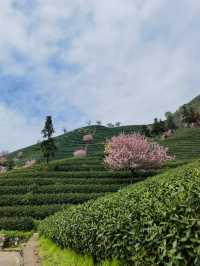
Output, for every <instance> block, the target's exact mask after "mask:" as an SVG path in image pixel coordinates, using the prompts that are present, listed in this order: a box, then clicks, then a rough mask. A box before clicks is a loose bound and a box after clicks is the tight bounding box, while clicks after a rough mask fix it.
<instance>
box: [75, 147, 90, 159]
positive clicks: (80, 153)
mask: <svg viewBox="0 0 200 266" xmlns="http://www.w3.org/2000/svg"><path fill="white" fill-rule="evenodd" d="M86 156H87V151H86V150H83V149H80V150H76V151H75V152H74V157H78V158H80V157H86Z"/></svg>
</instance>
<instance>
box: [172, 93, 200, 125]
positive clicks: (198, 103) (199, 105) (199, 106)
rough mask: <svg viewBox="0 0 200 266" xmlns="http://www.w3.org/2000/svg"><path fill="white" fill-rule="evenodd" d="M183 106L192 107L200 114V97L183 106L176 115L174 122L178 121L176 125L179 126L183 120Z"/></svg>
mask: <svg viewBox="0 0 200 266" xmlns="http://www.w3.org/2000/svg"><path fill="white" fill-rule="evenodd" d="M183 106H186V107H192V108H193V109H194V110H195V111H196V112H198V113H200V95H199V96H197V97H195V98H194V99H193V100H191V101H190V102H188V103H186V104H184V105H182V106H181V107H180V108H179V109H178V110H177V111H176V112H175V113H174V120H175V121H176V123H177V124H178V125H179V124H180V120H181V113H182V110H183Z"/></svg>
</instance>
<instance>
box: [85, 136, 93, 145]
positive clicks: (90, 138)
mask: <svg viewBox="0 0 200 266" xmlns="http://www.w3.org/2000/svg"><path fill="white" fill-rule="evenodd" d="M83 141H84V142H85V143H91V142H92V141H93V135H92V134H87V135H84V136H83Z"/></svg>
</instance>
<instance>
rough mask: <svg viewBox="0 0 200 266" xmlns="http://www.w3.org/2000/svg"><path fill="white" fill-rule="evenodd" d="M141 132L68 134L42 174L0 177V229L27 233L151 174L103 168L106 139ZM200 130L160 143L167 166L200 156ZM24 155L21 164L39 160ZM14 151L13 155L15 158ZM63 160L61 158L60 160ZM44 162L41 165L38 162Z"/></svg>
mask: <svg viewBox="0 0 200 266" xmlns="http://www.w3.org/2000/svg"><path fill="white" fill-rule="evenodd" d="M134 131H137V132H138V131H139V132H140V131H141V127H140V126H126V127H119V128H106V127H103V126H91V127H86V128H82V129H78V130H75V131H73V132H69V133H66V134H64V135H62V136H59V137H57V138H56V142H57V145H58V152H57V153H56V159H59V160H55V161H52V162H51V163H50V165H49V167H48V171H47V170H45V167H44V165H43V163H40V164H38V165H36V166H34V167H33V168H32V169H21V170H15V171H11V172H8V173H5V174H1V175H0V195H1V198H0V229H18V230H29V229H32V228H33V227H34V224H35V222H37V221H38V220H40V219H44V218H45V217H47V216H49V215H51V214H53V213H54V212H56V211H58V210H60V209H62V208H64V207H65V206H66V205H69V204H79V203H83V202H85V201H88V200H90V199H95V198H97V197H100V196H102V195H104V194H105V193H108V192H115V191H118V190H119V189H121V188H123V187H124V186H127V185H128V184H130V183H134V182H137V181H140V180H143V179H144V178H146V177H147V176H148V175H149V173H145V174H144V173H143V174H142V173H140V174H138V175H137V174H136V176H135V177H134V178H131V174H130V173H129V172H124V171H121V172H112V171H108V170H107V169H105V167H104V164H103V151H104V144H105V140H106V138H110V137H112V136H113V135H118V134H119V133H121V132H125V133H131V132H134ZM88 132H89V133H91V132H92V133H94V140H93V142H92V143H91V144H89V145H88V157H87V158H82V159H78V158H73V157H72V154H73V152H74V150H76V149H78V148H81V147H84V142H83V141H82V139H83V135H84V134H86V133H88ZM199 139H200V129H180V130H178V131H177V132H176V134H175V135H174V136H173V137H172V138H170V139H168V140H164V141H161V144H162V145H165V146H168V147H169V149H170V152H171V153H172V154H175V155H176V156H177V161H176V162H173V163H172V164H171V165H170V167H172V166H174V167H176V166H177V164H183V163H185V161H188V160H191V159H194V158H198V157H199V154H200V142H199ZM22 151H23V157H22V158H21V159H20V160H21V161H20V163H23V162H24V161H26V160H27V159H33V158H34V159H35V158H37V159H39V160H40V159H41V154H40V151H39V146H38V145H35V146H31V147H28V148H26V149H24V150H22ZM17 153H18V152H15V153H13V154H12V155H11V156H12V157H15V156H16V155H17ZM62 158H65V159H62ZM41 162H42V160H41Z"/></svg>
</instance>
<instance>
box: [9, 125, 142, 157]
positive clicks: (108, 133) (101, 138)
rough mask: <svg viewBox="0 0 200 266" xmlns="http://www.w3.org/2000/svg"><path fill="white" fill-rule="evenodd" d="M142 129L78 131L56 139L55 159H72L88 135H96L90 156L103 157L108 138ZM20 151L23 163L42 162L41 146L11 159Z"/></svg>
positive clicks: (89, 150) (136, 127) (25, 150)
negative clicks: (32, 160)
mask: <svg viewBox="0 0 200 266" xmlns="http://www.w3.org/2000/svg"><path fill="white" fill-rule="evenodd" d="M141 128H142V126H122V127H116V128H108V127H104V126H90V127H84V128H79V129H76V130H74V131H71V132H69V133H66V134H63V135H61V136H58V137H56V138H55V140H56V145H57V147H58V151H57V152H56V156H55V158H54V159H56V160H57V159H64V158H69V157H72V155H73V152H74V151H75V150H76V149H79V148H82V147H84V145H85V143H84V142H83V136H84V135H85V134H88V133H94V141H93V142H92V143H91V144H90V145H89V146H88V155H89V156H101V157H102V155H103V150H104V144H105V140H106V138H110V137H112V136H114V135H118V134H119V133H121V132H125V133H132V132H141ZM20 151H21V152H23V157H22V161H26V160H29V159H37V160H40V159H41V158H42V154H41V152H40V145H39V144H36V145H33V146H30V147H27V148H25V149H22V150H19V151H16V152H14V153H12V154H11V157H13V158H14V157H16V156H17V154H18V152H20Z"/></svg>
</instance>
